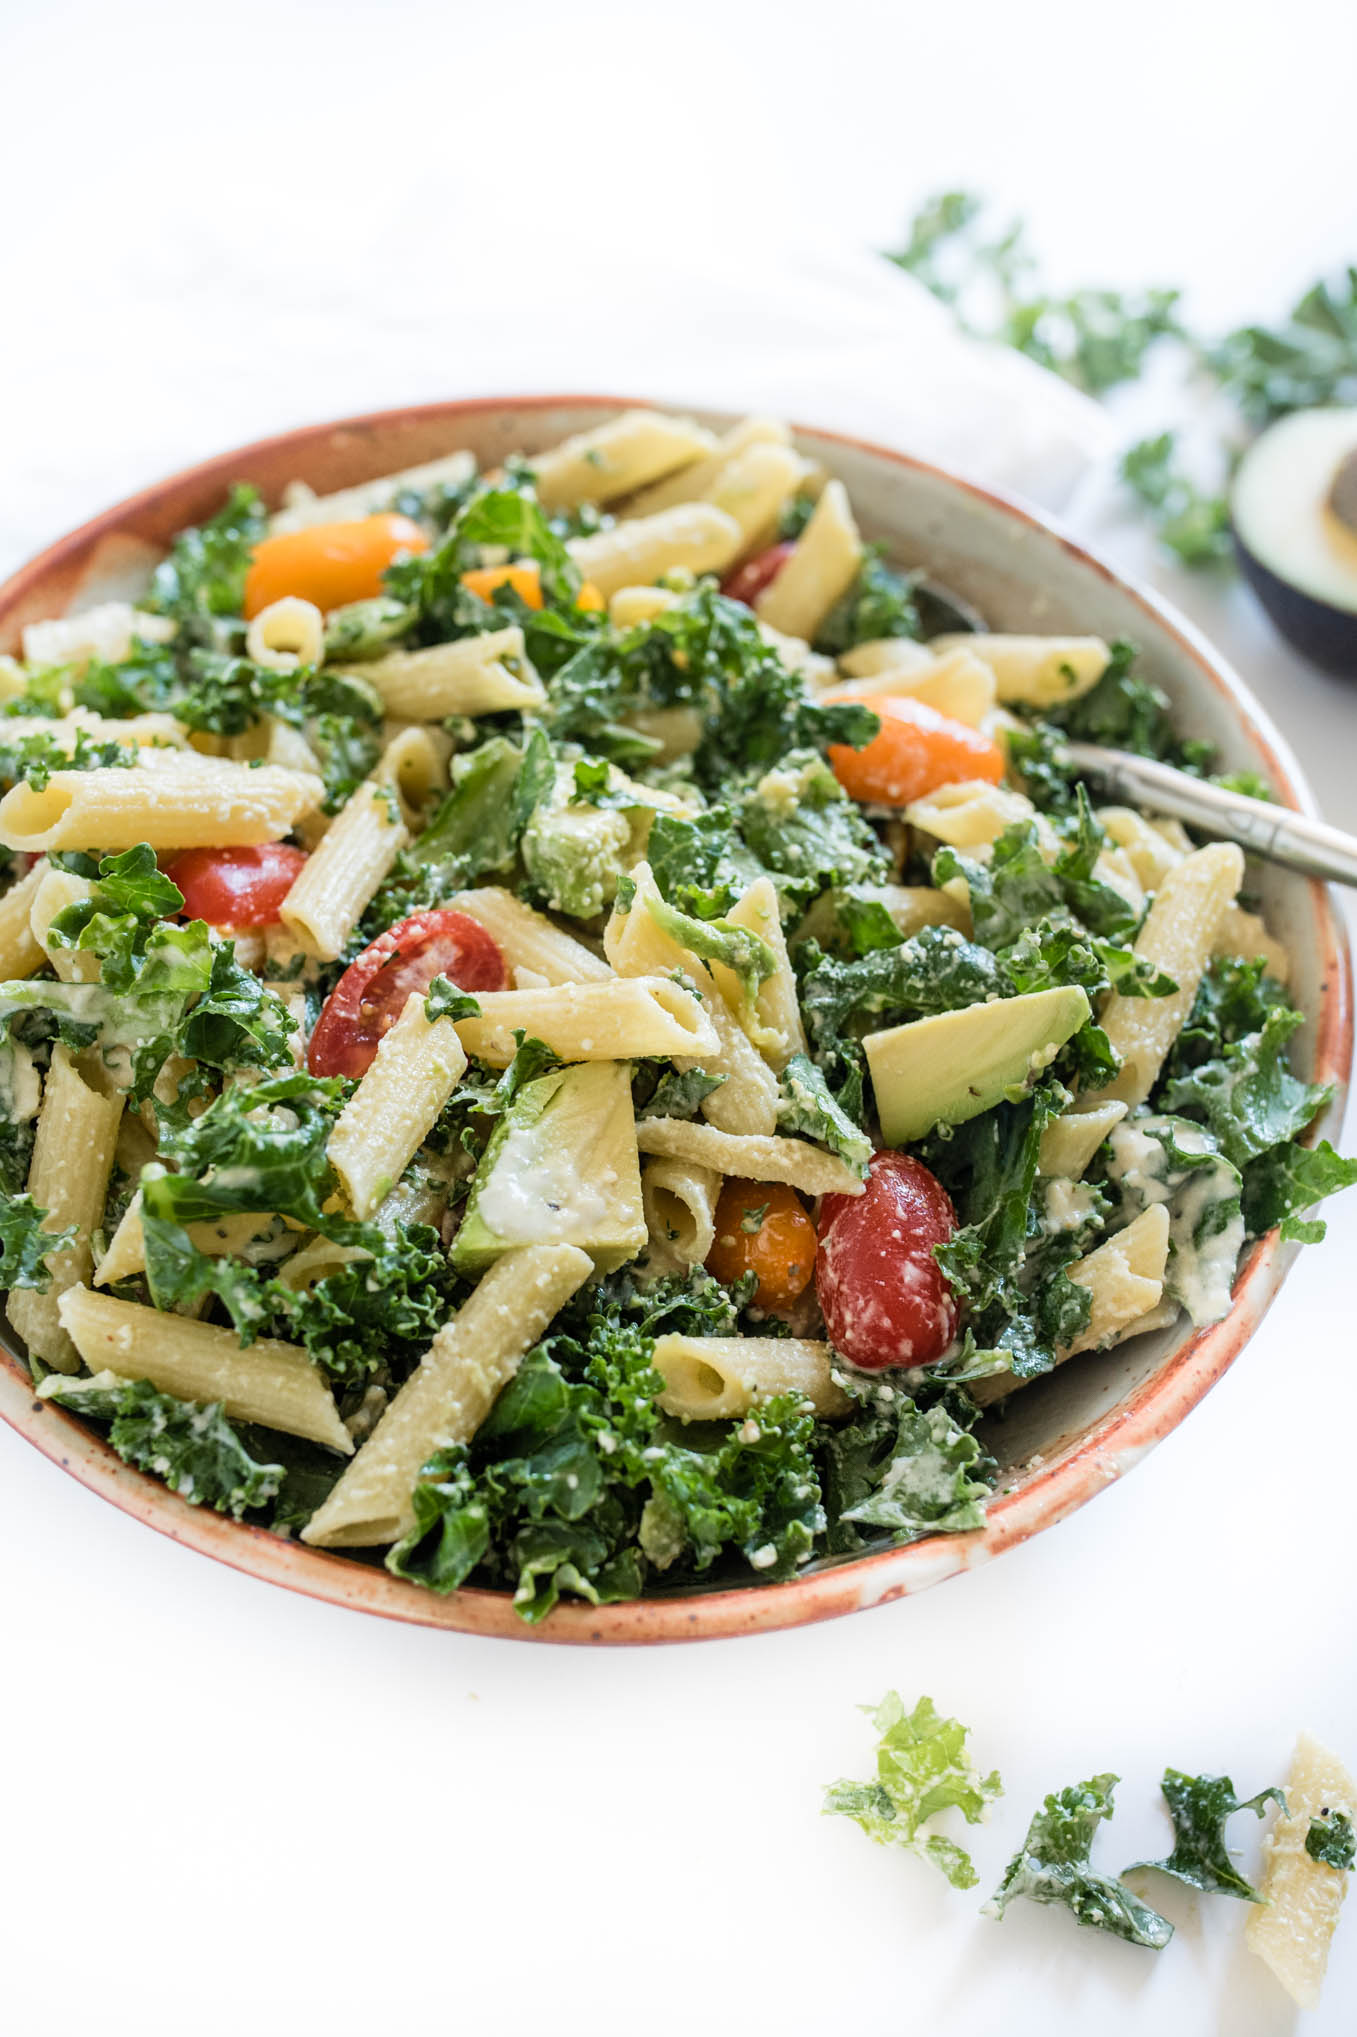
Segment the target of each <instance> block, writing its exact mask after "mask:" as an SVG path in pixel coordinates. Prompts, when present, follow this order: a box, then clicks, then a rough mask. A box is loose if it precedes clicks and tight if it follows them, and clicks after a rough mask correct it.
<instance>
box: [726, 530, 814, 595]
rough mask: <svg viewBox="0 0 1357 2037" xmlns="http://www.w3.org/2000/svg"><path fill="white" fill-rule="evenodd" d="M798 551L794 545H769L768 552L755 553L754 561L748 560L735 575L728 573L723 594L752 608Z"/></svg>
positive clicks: (738, 567)
mask: <svg viewBox="0 0 1357 2037" xmlns="http://www.w3.org/2000/svg"><path fill="white" fill-rule="evenodd" d="M795 550H796V546H795V545H793V544H783V545H769V547H768V549H767V551H766V552H755V554H754V556H753V558H752V559H746V560H745V562H744V564H743V565H742V566H737V567H736V568H735V571H734V572H733V573H728V574H727V575H726V578H725V579H724V580H723V581H722V582H721V592H722V593H723V594H725V595H728V596H729V598H730V600H732V601H742V602H743V603H744V605H745V607H746V608H752V607H753V606H754V603H755V602H756V601H757V600H758V598H759V596H760V595H761V594H762V592H763V590H764V588H765V587H771V586H772V584H773V582H774V580H776V578H777V576H778V574H779V573H780V572H781V571H782V568H783V567H784V566H785V565H786V563H787V561H788V559H790V557H791V555H792V553H793V552H794V551H795Z"/></svg>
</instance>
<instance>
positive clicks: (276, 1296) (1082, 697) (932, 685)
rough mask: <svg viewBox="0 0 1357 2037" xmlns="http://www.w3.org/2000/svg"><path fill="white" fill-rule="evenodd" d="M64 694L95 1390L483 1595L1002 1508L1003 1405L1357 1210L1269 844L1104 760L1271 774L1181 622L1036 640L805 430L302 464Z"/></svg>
mask: <svg viewBox="0 0 1357 2037" xmlns="http://www.w3.org/2000/svg"><path fill="white" fill-rule="evenodd" d="M0 693H2V694H3V706H2V707H0V781H2V782H3V784H4V785H5V786H6V787H7V789H6V790H5V791H4V793H3V797H0V846H2V847H3V850H4V852H5V854H6V855H7V857H8V859H9V881H8V888H7V889H5V891H4V893H3V895H2V896H0V1244H2V1245H3V1262H2V1263H0V1285H2V1286H3V1287H4V1288H6V1289H7V1290H8V1310H9V1318H10V1322H11V1324H12V1325H13V1329H14V1331H15V1332H16V1333H17V1335H18V1337H19V1338H21V1339H22V1341H23V1343H24V1345H25V1347H26V1349H27V1353H28V1362H29V1365H30V1367H31V1369H32V1373H33V1377H34V1379H35V1381H36V1382H37V1383H38V1386H37V1390H38V1392H39V1394H40V1395H42V1396H43V1397H44V1398H50V1399H52V1400H55V1401H57V1402H59V1403H60V1404H61V1405H62V1406H63V1407H65V1408H68V1409H72V1410H75V1411H77V1412H78V1413H80V1414H82V1415H84V1416H86V1417H88V1418H89V1419H90V1420H92V1421H94V1422H96V1423H100V1424H104V1425H107V1433H108V1437H109V1440H110V1442H111V1444H112V1446H113V1448H114V1449H115V1450H116V1451H118V1452H119V1454H120V1455H121V1456H123V1457H124V1458H125V1459H126V1460H127V1461H129V1462H131V1463H133V1464H135V1465H137V1466H139V1467H141V1468H143V1469H145V1470H147V1471H151V1472H154V1473H155V1474H157V1475H159V1476H160V1477H162V1478H163V1479H165V1480H166V1481H167V1482H168V1484H169V1485H170V1486H171V1487H172V1488H173V1489H174V1490H176V1491H177V1492H179V1493H180V1494H181V1495H182V1496H183V1497H184V1498H186V1499H188V1500H191V1501H194V1502H197V1503H199V1504H203V1505H207V1506H211V1507H215V1508H217V1509H219V1510H222V1511H226V1512H229V1513H231V1514H233V1515H235V1516H236V1517H238V1518H246V1519H248V1520H250V1521H253V1522H255V1523H258V1524H261V1525H264V1526H268V1527H272V1528H273V1529H275V1530H276V1531H277V1532H279V1533H283V1534H297V1535H300V1536H301V1538H302V1539H303V1540H304V1541H305V1542H307V1543H309V1544H312V1545H314V1546H317V1547H320V1548H327V1549H342V1550H348V1551H352V1552H354V1553H355V1554H357V1555H359V1556H365V1557H367V1558H368V1560H384V1561H385V1563H386V1564H387V1566H388V1567H389V1568H390V1569H391V1570H392V1571H394V1572H395V1573H397V1574H398V1575H400V1576H402V1577H406V1578H410V1579H413V1580H415V1581H416V1582H418V1583H420V1584H423V1585H426V1586H428V1587H430V1588H432V1589H434V1590H436V1591H449V1590H452V1589H455V1588H456V1587H457V1586H459V1585H461V1584H463V1583H464V1582H468V1581H470V1582H472V1583H477V1584H486V1585H491V1586H495V1587H498V1588H502V1589H505V1590H508V1591H510V1592H511V1593H512V1595H513V1599H514V1603H515V1605H516V1606H517V1608H518V1610H519V1611H520V1612H521V1613H522V1614H523V1616H524V1617H525V1618H527V1619H530V1620H535V1619H540V1618H542V1617H543V1616H544V1615H546V1614H547V1613H549V1612H550V1611H551V1609H552V1607H553V1606H554V1605H556V1604H557V1602H558V1601H559V1599H560V1598H561V1596H562V1594H569V1595H573V1596H576V1597H579V1598H583V1599H586V1600H589V1601H592V1602H593V1603H595V1604H597V1603H601V1602H605V1601H609V1600H616V1599H621V1598H627V1597H632V1596H635V1595H636V1594H638V1593H640V1592H641V1591H643V1590H650V1589H665V1588H676V1587H678V1588H681V1587H685V1586H692V1585H693V1584H695V1583H697V1582H699V1581H706V1582H720V1583H738V1582H740V1581H744V1582H767V1581H771V1580H777V1579H784V1578H788V1577H791V1576H793V1575H795V1574H796V1573H797V1572H798V1571H799V1570H800V1569H801V1568H803V1567H804V1566H805V1565H806V1564H807V1563H809V1562H811V1561H812V1560H815V1559H821V1558H826V1557H830V1558H833V1557H841V1556H844V1555H848V1554H851V1553H853V1552H855V1551H860V1550H863V1549H865V1548H868V1547H873V1546H883V1545H884V1544H887V1543H890V1542H906V1541H911V1540H914V1539H917V1538H920V1537H923V1536H928V1535H933V1534H939V1533H950V1532H958V1531H965V1530H968V1529H973V1528H976V1527H979V1526H980V1525H982V1523H983V1518H984V1507H985V1502H986V1499H987V1496H988V1494H989V1493H990V1491H991V1490H992V1488H993V1486H994V1484H995V1482H996V1479H997V1476H998V1469H997V1465H996V1462H995V1459H994V1457H993V1456H992V1455H991V1454H990V1450H989V1447H988V1441H987V1439H992V1436H993V1426H992V1425H993V1422H994V1421H995V1420H996V1419H998V1418H999V1416H1000V1415H1001V1414H1002V1410H1001V1409H999V1408H998V1405H997V1404H999V1403H1001V1402H1002V1401H1003V1400H1004V1399H1005V1398H1006V1397H1007V1396H1009V1395H1010V1394H1012V1393H1013V1392H1015V1391H1017V1390H1018V1389H1020V1388H1021V1387H1023V1386H1024V1385H1025V1384H1026V1383H1027V1382H1028V1381H1030V1380H1032V1379H1035V1378H1037V1377H1039V1376H1040V1375H1042V1374H1045V1373H1047V1372H1049V1371H1050V1370H1051V1369H1052V1368H1053V1367H1054V1366H1056V1365H1058V1364H1061V1363H1063V1362H1064V1361H1066V1360H1067V1359H1070V1358H1072V1357H1074V1356H1075V1355H1076V1354H1078V1353H1080V1352H1085V1351H1090V1350H1094V1349H1101V1348H1104V1347H1106V1346H1108V1345H1109V1344H1112V1343H1115V1342H1118V1341H1120V1340H1121V1339H1123V1338H1126V1337H1130V1336H1134V1335H1136V1334H1137V1333H1138V1332H1140V1331H1143V1330H1145V1329H1148V1328H1151V1327H1155V1326H1158V1325H1163V1324H1165V1323H1168V1322H1171V1321H1172V1320H1173V1319H1174V1318H1175V1316H1176V1315H1177V1314H1178V1312H1179V1311H1180V1310H1186V1311H1187V1313H1188V1315H1189V1316H1190V1317H1191V1319H1192V1321H1193V1322H1194V1323H1196V1324H1203V1323H1209V1322H1212V1321H1215V1320H1217V1319H1218V1318H1219V1317H1221V1316H1222V1315H1223V1314H1224V1313H1225V1312H1226V1310H1227V1309H1228V1307H1229V1302H1230V1291H1231V1284H1232V1281H1233V1278H1234V1274H1235V1270H1236V1265H1237V1261H1238V1257H1239V1253H1240V1250H1241V1248H1242V1247H1243V1245H1244V1243H1245V1240H1246V1239H1247V1238H1248V1237H1249V1236H1252V1235H1256V1234H1258V1233H1261V1232H1264V1231H1267V1230H1269V1229H1271V1228H1272V1227H1273V1226H1275V1225H1281V1226H1282V1227H1283V1228H1284V1230H1285V1232H1286V1234H1287V1235H1289V1236H1292V1237H1299V1238H1307V1239H1308V1238H1314V1237H1317V1236H1318V1235H1320V1233H1321V1231H1322V1225H1320V1224H1318V1223H1317V1222H1316V1221H1315V1220H1314V1219H1313V1218H1312V1217H1310V1216H1308V1215H1307V1214H1306V1212H1307V1211H1309V1210H1310V1209H1311V1207H1312V1206H1313V1205H1314V1204H1315V1203H1316V1202H1317V1201H1318V1200H1320V1199H1321V1198H1322V1197H1323V1196H1324V1195H1325V1194H1326V1193H1328V1192H1329V1191H1330V1190H1332V1189H1334V1188H1337V1187H1340V1186H1344V1185H1346V1184H1347V1183H1348V1182H1350V1181H1351V1180H1353V1179H1354V1178H1357V1167H1354V1165H1353V1164H1352V1163H1348V1162H1345V1161H1342V1160H1340V1159H1339V1158H1338V1156H1337V1155H1336V1154H1335V1153H1334V1152H1333V1150H1332V1149H1331V1148H1330V1147H1329V1146H1327V1145H1320V1146H1318V1147H1310V1146H1306V1145H1305V1144H1303V1143H1302V1139H1303V1135H1304V1133H1305V1131H1306V1128H1307V1126H1309V1125H1310V1123H1311V1121H1312V1120H1313V1119H1314V1117H1315V1115H1316V1114H1317V1112H1318V1111H1319V1110H1321V1108H1322V1107H1323V1105H1324V1104H1325V1102H1326V1100H1327V1095H1326V1092H1325V1091H1324V1090H1322V1089H1321V1088H1319V1087H1316V1086H1315V1085H1312V1084H1307V1083H1305V1082H1303V1081H1302V1080H1300V1079H1299V1077H1298V1076H1296V1075H1295V1074H1294V1073H1293V1072H1292V1070H1291V1068H1290V1066H1289V1064H1288V1058H1287V1041H1288V1038H1289V1036H1290V1034H1291V1033H1292V1031H1293V1030H1294V1029H1295V1027H1296V1026H1297V1025H1299V1024H1300V1023H1301V1019H1300V1015H1299V1014H1298V1013H1297V1012H1296V1011H1294V1010H1293V1009H1292V1008H1291V1006H1290V1004H1289V1002H1288V999H1287V992H1286V977H1287V957H1286V953H1285V950H1284V949H1283V947H1282V946H1281V945H1280V944H1279V943H1278V941H1277V940H1276V939H1274V937H1273V936H1272V935H1271V934H1270V933H1269V932H1268V930H1267V929H1266V928H1265V927H1264V925H1263V923H1262V921H1261V920H1260V919H1259V918H1258V917H1257V916H1256V914H1255V913H1254V912H1252V911H1251V910H1250V909H1249V907H1248V905H1247V902H1246V901H1245V900H1244V899H1243V898H1242V897H1241V884H1242V882H1243V879H1244V863H1243V858H1242V855H1241V853H1240V851H1239V850H1238V849H1236V848H1234V847H1233V846H1230V845H1228V844H1214V845H1211V846H1207V847H1199V846H1197V845H1196V844H1195V843H1194V842H1193V840H1192V839H1191V838H1190V837H1189V836H1188V835H1187V834H1186V833H1185V832H1184V830H1183V829H1182V828H1181V827H1180V826H1179V825H1178V824H1177V823H1174V822H1166V821H1162V820H1156V819H1154V818H1153V817H1151V816H1149V815H1147V814H1143V813H1140V812H1136V811H1133V810H1131V809H1130V808H1126V807H1112V806H1095V805H1094V804H1093V803H1092V802H1091V800H1090V798H1089V796H1088V792H1087V789H1086V787H1085V786H1084V785H1083V784H1082V783H1080V781H1079V780H1078V778H1077V777H1076V776H1075V775H1074V773H1073V772H1072V770H1071V769H1070V767H1069V764H1068V761H1067V759H1066V758H1065V755H1064V752H1063V749H1062V744H1063V742H1064V740H1065V739H1066V738H1067V737H1069V736H1070V735H1082V736H1085V737H1091V738H1093V739H1096V740H1102V741H1108V742H1113V743H1116V744H1120V745H1121V746H1122V747H1127V748H1134V749H1138V750H1141V751H1143V752H1146V753H1149V754H1153V755H1157V756H1164V757H1168V758H1170V759H1171V760H1173V761H1176V762H1179V763H1184V764H1187V765H1188V766H1189V767H1190V768H1195V769H1199V770H1205V769H1209V767H1210V759H1209V758H1208V757H1206V756H1205V755H1204V754H1202V753H1201V752H1200V750H1199V749H1194V748H1193V746H1191V745H1185V744H1183V743H1181V742H1180V741H1179V740H1178V738H1177V737H1176V736H1175V734H1174V732H1173V728H1172V725H1171V722H1170V719H1169V715H1168V711H1167V703H1166V701H1165V700H1164V699H1163V697H1162V696H1161V695H1160V694H1159V693H1158V692H1157V691H1156V690H1155V689H1154V688H1153V687H1152V686H1151V685H1149V684H1148V683H1147V682H1146V681H1145V680H1144V679H1143V678H1142V677H1140V676H1139V675H1138V674H1137V672H1136V670H1135V654H1134V651H1133V649H1132V648H1131V646H1129V645H1126V644H1115V645H1110V646H1109V645H1108V644H1106V643H1104V642H1102V641H1101V640H1099V639H1097V638H1094V637H1070V636H1065V637H1049V638H1047V637H1023V636H1013V635H1002V634H995V633H991V632H990V631H988V630H987V629H986V628H985V626H984V622H983V619H982V618H980V617H978V616H976V615H974V614H973V613H972V612H971V611H969V610H968V609H966V608H964V607H963V606H962V605H961V604H959V603H958V602H956V601H955V600H953V599H952V598H951V597H950V596H949V595H948V594H947V593H946V592H945V590H943V589H941V588H939V587H937V586H935V585H933V584H932V583H930V582H929V581H928V579H927V578H926V577H923V576H921V575H920V574H918V573H913V572H903V571H900V570H898V569H896V568H895V567H894V566H892V565H891V564H890V563H889V561H888V560H886V559H885V558H884V557H883V556H882V555H881V553H880V551H879V549H878V548H875V547H873V546H871V545H868V544H864V542H863V541H862V539H861V537H860V535H859V532H858V529H857V526H856V524H855V521H854V516H853V511H852V507H851V504H850V502H849V500H848V497H847V494H846V492H845V490H844V487H843V485H842V484H841V483H840V482H839V481H837V480H833V479H827V478H826V477H825V475H824V474H823V473H822V472H820V471H819V470H817V469H816V468H814V467H813V466H811V465H810V464H808V463H807V461H806V460H805V459H803V458H802V457H801V455H800V454H799V453H798V452H797V451H796V449H795V448H794V446H793V444H792V442H791V438H790V434H789V433H788V431H787V430H786V428H785V427H784V426H782V425H780V424H778V423H776V422H774V421H772V420H768V419H762V418H750V419H747V420H745V421H744V422H743V423H741V424H739V425H737V426H736V427H734V428H733V429H731V430H730V431H728V432H727V433H726V434H725V435H724V436H723V437H717V436H715V435H713V434H712V433H711V432H709V431H707V430H705V429H703V428H701V427H700V426H698V425H696V424H694V423H692V422H690V421H688V420H686V419H683V418H677V417H669V416H664V415H660V414H657V413H653V412H648V411H633V412H627V413H625V414H623V415H621V416H618V417H615V418H612V419H611V420H609V421H608V422H607V423H605V424H603V425H601V426H599V427H598V428H597V429H594V430H591V431H588V432H586V433H584V434H582V435H581V436H579V437H577V438H574V439H572V440H569V441H567V442H566V443H565V444H563V445H560V446H558V447H556V448H554V449H553V450H551V451H548V452H545V453H542V454H539V455H537V456H535V457H534V458H532V459H531V460H530V461H529V460H510V461H508V462H506V464H505V466H504V467H503V469H502V470H499V471H496V472H494V473H489V474H481V473H478V472H477V471H476V469H475V466H474V463H473V462H472V460H471V458H470V457H469V456H468V455H465V454H461V453H456V454H453V455H451V456H450V457H449V458H447V459H443V460H439V461H435V462H433V463H431V464H430V465H427V466H425V467H422V468H418V469H414V470H411V471H408V472H406V473H402V474H395V475H391V476H389V477H387V478H385V479H384V480H381V481H378V482H373V483H370V484H367V485H365V486H363V487H361V488H356V489H350V490H346V491H344V492H343V493H342V494H338V495H332V496H328V497H316V496H315V495H313V494H312V493H311V492H310V491H309V490H308V489H307V488H305V487H304V486H301V485H295V486H294V487H293V488H292V489H290V490H289V491H288V493H287V497H286V499H285V501H284V504H283V506H282V507H281V508H280V509H279V510H277V511H275V512H274V513H273V514H270V513H269V512H268V510H267V509H266V508H265V506H264V504H263V503H262V502H261V501H260V500H259V498H258V497H257V495H256V494H255V493H254V491H252V490H251V489H250V488H248V487H243V486H242V487H238V488H236V489H235V490H234V492H233V493H232V495H231V497H230V499H229V501H228V502H227V503H226V504H225V505H224V506H223V508H222V509H221V510H220V512H219V513H218V514H217V515H216V516H214V517H213V518H212V520H211V521H210V522H209V523H206V524H204V525H203V526H202V527H200V528H198V529H194V530H190V531H186V532H184V533H183V534H182V535H181V536H180V537H179V538H178V539H177V541H176V542H175V544H174V546H173V548H172V550H171V552H170V554H169V556H168V557H167V558H166V559H165V560H164V561H163V563H162V564H161V565H160V567H159V568H158V569H157V570H156V572H155V574H154V577H153V579H152V581H151V584H150V586H149V588H148V589H147V590H146V592H145V594H144V596H143V597H142V599H141V601H140V603H139V605H137V606H132V605H130V604H125V603H117V602H115V603H106V604H105V605H104V606H102V607H99V608H95V609H93V610H91V611H90V612H88V613H86V614H83V615H77V616H73V617H69V618H66V619H63V620H57V621H52V622H47V623H41V624H37V625H33V626H31V627H30V628H29V629H28V630H27V631H26V632H25V636H24V643H23V658H22V660H21V661H19V660H3V661H0ZM990 1410H997V1412H995V1413H991V1412H989V1411H990Z"/></svg>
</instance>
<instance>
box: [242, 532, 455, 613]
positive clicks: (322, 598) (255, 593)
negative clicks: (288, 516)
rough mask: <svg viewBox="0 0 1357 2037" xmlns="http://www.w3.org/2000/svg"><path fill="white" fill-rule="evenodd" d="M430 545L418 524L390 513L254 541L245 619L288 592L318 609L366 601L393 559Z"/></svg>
mask: <svg viewBox="0 0 1357 2037" xmlns="http://www.w3.org/2000/svg"><path fill="white" fill-rule="evenodd" d="M428 549H429V540H428V537H427V535H426V534H425V532H424V531H422V530H421V529H420V527H419V525H418V524H417V523H414V522H412V521H411V519H410V518H409V517H408V516H398V515H396V514H395V512H394V511H383V513H382V514H381V515H380V516H365V517H362V518H360V519H359V521H358V522H356V523H317V524H312V525H311V526H310V527H309V528H308V529H306V530H289V531H282V532H280V533H279V535H278V536H277V537H276V538H265V539H264V540H263V541H262V542H261V543H260V544H257V545H256V546H255V548H254V551H253V553H252V554H251V556H250V570H249V572H248V573H247V574H246V576H245V616H246V620H247V621H248V620H249V619H250V618H251V617H252V616H256V615H258V614H259V612H260V610H261V609H264V608H268V607H269V605H270V604H271V603H272V602H275V601H281V600H282V599H283V597H284V596H285V595H288V594H295V595H299V596H300V597H301V599H302V600H303V601H314V602H315V604H316V607H317V608H321V609H331V608H342V607H343V606H344V604H345V602H347V601H367V600H369V599H371V597H372V596H373V595H376V594H380V593H381V591H382V575H383V573H385V571H386V569H387V567H388V566H389V565H390V564H391V562H392V560H393V559H395V558H397V557H399V555H400V554H401V553H402V552H427V551H428Z"/></svg>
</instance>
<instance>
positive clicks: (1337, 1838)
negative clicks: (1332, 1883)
mask: <svg viewBox="0 0 1357 2037" xmlns="http://www.w3.org/2000/svg"><path fill="white" fill-rule="evenodd" d="M1305 1850H1306V1852H1307V1853H1308V1854H1309V1856H1310V1858H1311V1860H1322V1861H1323V1863H1324V1865H1325V1866H1326V1867H1332V1868H1333V1869H1335V1871H1336V1872H1337V1873H1339V1874H1345V1873H1346V1872H1347V1870H1348V1869H1349V1868H1350V1867H1352V1866H1354V1865H1357V1836H1355V1835H1354V1833H1353V1829H1352V1820H1351V1819H1350V1818H1349V1817H1348V1816H1347V1814H1346V1813H1345V1812H1343V1811H1322V1812H1321V1813H1320V1815H1319V1816H1318V1817H1317V1818H1311V1820H1310V1829H1309V1831H1308V1832H1307V1833H1306V1835H1305Z"/></svg>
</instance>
